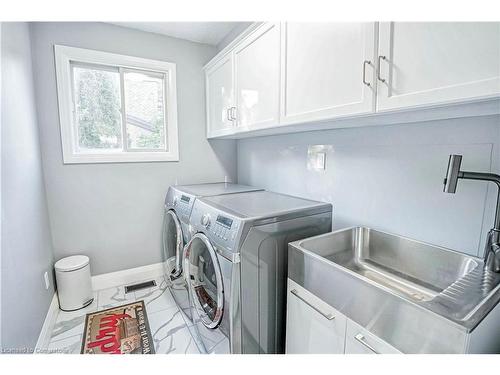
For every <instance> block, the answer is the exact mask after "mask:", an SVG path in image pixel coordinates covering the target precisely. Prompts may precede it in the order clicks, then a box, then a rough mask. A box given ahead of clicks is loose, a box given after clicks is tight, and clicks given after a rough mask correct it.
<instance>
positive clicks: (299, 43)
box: [281, 22, 376, 123]
mask: <svg viewBox="0 0 500 375" xmlns="http://www.w3.org/2000/svg"><path fill="white" fill-rule="evenodd" d="M375 27H376V25H375V23H373V22H372V23H331V22H330V23H296V22H291V23H287V24H286V25H284V26H283V29H284V30H283V32H282V34H283V37H282V41H281V48H282V56H283V58H282V69H281V72H282V89H281V90H282V91H281V96H282V103H281V121H282V122H284V123H296V122H305V121H314V120H321V119H327V118H333V117H337V116H345V115H352V114H360V113H369V112H372V111H374V109H375V108H374V104H375V89H374V86H375V68H374V67H375Z"/></svg>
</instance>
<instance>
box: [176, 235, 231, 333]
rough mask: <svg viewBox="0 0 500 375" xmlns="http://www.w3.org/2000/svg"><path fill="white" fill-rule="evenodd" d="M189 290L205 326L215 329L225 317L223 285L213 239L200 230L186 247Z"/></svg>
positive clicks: (194, 306)
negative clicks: (223, 314)
mask: <svg viewBox="0 0 500 375" xmlns="http://www.w3.org/2000/svg"><path fill="white" fill-rule="evenodd" d="M186 259H187V260H188V261H187V263H186V265H187V267H188V269H186V270H185V271H186V272H187V276H188V277H187V279H188V285H189V293H190V294H191V298H192V303H193V308H194V309H195V311H196V312H197V313H198V315H199V317H200V319H201V321H202V323H203V325H204V326H205V327H207V328H216V327H217V326H218V325H219V323H220V322H221V320H222V313H223V309H224V306H223V305H224V288H223V285H222V275H221V270H220V266H219V261H218V260H217V254H216V253H215V250H214V248H213V246H212V244H211V243H210V240H209V239H208V238H207V237H206V236H205V235H204V234H202V233H197V234H195V235H194V236H193V238H192V239H191V241H189V243H188V245H187V247H186Z"/></svg>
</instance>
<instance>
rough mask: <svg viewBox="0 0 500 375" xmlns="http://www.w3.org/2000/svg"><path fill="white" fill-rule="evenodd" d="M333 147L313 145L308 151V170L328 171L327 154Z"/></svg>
mask: <svg viewBox="0 0 500 375" xmlns="http://www.w3.org/2000/svg"><path fill="white" fill-rule="evenodd" d="M331 147H332V146H328V145H313V146H309V148H308V149H307V169H309V170H310V171H324V170H326V154H327V151H328V150H330V149H331Z"/></svg>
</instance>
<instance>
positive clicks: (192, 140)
mask: <svg viewBox="0 0 500 375" xmlns="http://www.w3.org/2000/svg"><path fill="white" fill-rule="evenodd" d="M32 36H33V41H32V43H33V64H34V72H35V85H36V86H35V87H36V93H37V106H38V115H39V124H40V135H41V140H42V142H41V144H42V157H43V165H44V170H45V177H46V188H47V198H48V206H49V213H50V219H51V228H52V237H53V242H54V253H55V258H56V259H59V258H61V257H63V256H67V255H71V254H77V253H82V254H86V255H88V256H90V259H91V268H92V273H93V274H101V273H106V272H112V271H117V270H123V269H127V268H131V267H138V266H142V265H147V264H151V263H155V262H160V261H161V250H160V249H161V247H160V240H161V221H162V208H163V199H164V195H165V193H166V191H167V189H168V186H169V185H172V184H175V183H179V184H181V183H198V182H207V181H223V180H224V177H225V176H228V179H229V180H234V179H235V178H236V160H235V154H236V143H235V142H234V141H223V140H220V141H214V142H208V141H207V140H206V139H205V104H204V100H205V84H204V75H203V71H202V69H201V68H202V67H203V65H204V64H205V63H206V62H207V61H208V60H209V59H210V58H212V57H213V56H214V55H215V53H216V48H215V47H211V46H207V45H203V44H198V43H193V42H188V41H184V40H180V39H175V38H170V37H166V36H162V35H158V34H152V33H145V32H141V31H137V30H132V29H127V28H122V27H119V26H114V25H108V24H104V23H35V24H32ZM54 44H63V45H68V46H73V47H82V48H89V49H96V50H102V51H106V52H113V53H120V54H126V55H132V56H139V57H144V58H151V59H158V60H165V61H170V62H174V63H176V64H177V94H178V97H177V101H178V118H179V123H178V126H179V148H180V162H161V163H121V164H120V163H119V164H80V165H64V164H63V162H62V151H61V138H60V133H59V115H58V107H57V95H56V80H55V70H54V52H53V46H54Z"/></svg>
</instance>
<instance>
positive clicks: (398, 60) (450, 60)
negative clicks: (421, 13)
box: [377, 22, 500, 110]
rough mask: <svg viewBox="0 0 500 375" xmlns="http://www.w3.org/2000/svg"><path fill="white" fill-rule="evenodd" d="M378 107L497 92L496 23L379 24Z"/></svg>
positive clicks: (499, 44) (499, 30) (499, 49)
mask: <svg viewBox="0 0 500 375" xmlns="http://www.w3.org/2000/svg"><path fill="white" fill-rule="evenodd" d="M379 56H380V58H379V63H380V80H379V85H378V92H377V110H390V109H396V108H403V107H413V106H423V105H429V104H439V103H446V102H453V101H459V100H464V99H474V98H478V97H486V96H491V95H497V94H498V93H500V23H498V22H496V23H482V22H469V23H461V22H435V23H432V22H431V23H429V22H426V23H421V22H419V23H412V22H390V23H381V24H380V30H379Z"/></svg>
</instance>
